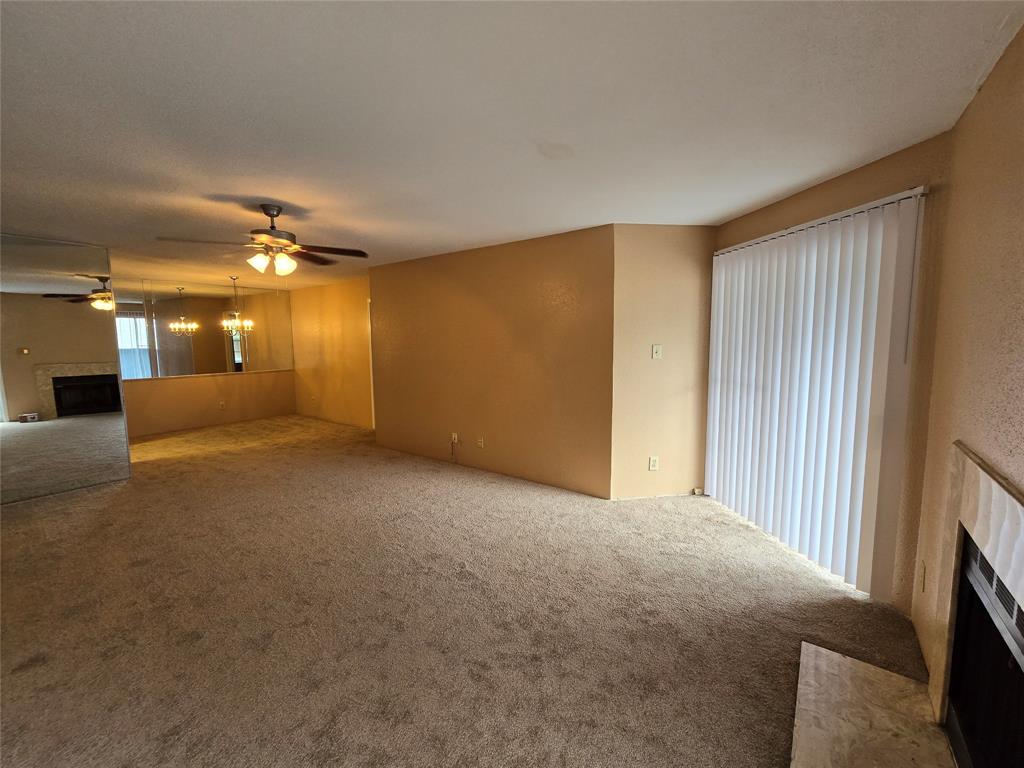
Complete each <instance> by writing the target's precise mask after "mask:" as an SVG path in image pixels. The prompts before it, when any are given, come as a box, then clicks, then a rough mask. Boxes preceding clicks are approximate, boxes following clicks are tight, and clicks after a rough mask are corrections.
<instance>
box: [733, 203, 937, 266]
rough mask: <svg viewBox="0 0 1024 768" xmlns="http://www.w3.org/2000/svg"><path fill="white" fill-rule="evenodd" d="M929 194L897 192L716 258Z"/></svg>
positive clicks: (772, 235) (743, 244)
mask: <svg viewBox="0 0 1024 768" xmlns="http://www.w3.org/2000/svg"><path fill="white" fill-rule="evenodd" d="M927 194H928V187H927V186H926V185H922V186H920V187H914V188H913V189H908V190H905V191H904V192H897V193H896V194H895V195H889V197H883V198H882V199H881V200H875V201H873V202H870V203H865V204H864V205H858V206H857V207H856V208H848V209H847V210H845V211H840V212H839V213H832V214H829V215H828V216H822V217H821V218H820V219H815V220H814V221H808V222H806V223H804V224H797V225H796V226H793V227H789V228H788V229H781V230H779V231H778V232H773V233H772V234H770V235H764V236H763V237H758V238H755V239H753V240H747V241H746V242H745V243H740V244H738V245H730V246H729V247H728V248H723V249H722V250H720V251H715V256H721V255H722V254H725V253H732V252H733V251H739V250H742V249H743V248H750V247H752V246H755V245H760V244H761V243H767V242H768V241H770V240H778V239H779V238H780V237H788V236H789V235H793V234H796V233H797V232H803V231H804V230H806V229H813V228H814V227H820V226H822V225H823V224H830V223H831V222H833V221H840V220H841V219H846V218H849V217H850V216H856V215H857V214H858V213H866V212H867V211H873V210H875V209H876V208H882V207H884V206H886V205H892V204H893V203H898V202H900V201H901V200H910V199H911V198H914V197H925V196H927Z"/></svg>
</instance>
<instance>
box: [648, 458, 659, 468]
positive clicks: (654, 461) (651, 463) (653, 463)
mask: <svg viewBox="0 0 1024 768" xmlns="http://www.w3.org/2000/svg"><path fill="white" fill-rule="evenodd" d="M659 464H660V462H659V461H658V457H657V456H651V457H650V458H648V459H647V469H649V470H650V471H651V472H657V471H658V465H659Z"/></svg>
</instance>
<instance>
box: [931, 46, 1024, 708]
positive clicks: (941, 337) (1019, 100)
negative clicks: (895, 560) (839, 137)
mask: <svg viewBox="0 0 1024 768" xmlns="http://www.w3.org/2000/svg"><path fill="white" fill-rule="evenodd" d="M949 188H950V196H949V211H950V215H949V216H948V217H947V218H946V222H945V235H944V238H943V249H942V260H941V266H940V269H941V273H940V281H939V296H938V313H937V325H936V330H935V368H934V373H933V375H932V400H931V419H930V424H929V434H928V452H927V463H926V466H925V483H924V497H923V502H922V515H921V530H920V541H919V545H918V558H919V560H920V562H921V563H922V565H921V566H919V568H918V571H919V572H918V577H919V578H918V582H919V584H922V583H923V587H924V591H923V592H920V591H916V593H915V597H914V609H913V619H914V625H915V626H916V627H917V631H918V634H919V636H920V638H921V644H922V647H923V649H924V654H925V660H926V661H927V663H928V667H929V669H930V670H931V672H932V680H931V683H932V696H933V701H935V702H938V701H939V698H940V696H939V694H940V693H941V686H942V685H943V683H944V677H945V675H944V674H942V673H943V672H944V670H945V665H946V656H947V652H946V649H947V641H946V638H947V627H948V620H949V602H950V597H951V591H952V586H953V584H952V582H953V569H954V545H955V540H956V531H957V516H956V512H955V510H948V509H947V495H948V490H949V484H950V468H951V463H950V462H951V456H952V444H953V441H954V440H958V439H959V440H963V441H964V443H965V444H966V445H967V447H968V448H970V449H971V450H973V451H974V452H975V453H977V454H978V455H979V456H981V458H982V459H984V460H985V461H986V462H987V463H988V464H990V465H991V466H992V467H993V468H994V469H995V470H996V471H998V472H1001V473H1002V474H1003V475H1005V476H1006V478H1007V479H1008V480H1009V481H1010V482H1011V483H1012V484H1014V485H1016V486H1017V487H1018V488H1022V487H1024V402H1022V397H1024V33H1021V34H1018V36H1017V38H1016V40H1014V42H1013V43H1011V44H1010V47H1009V48H1007V50H1006V53H1005V54H1004V55H1003V58H1002V59H1001V60H1000V62H999V63H998V64H997V65H996V67H995V69H994V70H993V71H992V74H991V75H989V78H988V80H987V81H986V82H985V84H984V86H983V87H982V89H981V90H980V91H979V92H978V95H977V96H975V98H974V101H972V102H971V104H970V106H969V107H968V108H967V109H966V110H965V111H964V114H963V116H962V117H961V118H960V120H959V122H957V124H956V127H955V128H954V129H953V162H952V166H951V170H950V179H949Z"/></svg>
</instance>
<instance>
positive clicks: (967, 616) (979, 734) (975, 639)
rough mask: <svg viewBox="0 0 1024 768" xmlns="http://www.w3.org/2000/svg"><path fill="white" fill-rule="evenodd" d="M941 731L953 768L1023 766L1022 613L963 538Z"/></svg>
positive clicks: (975, 550)
mask: <svg viewBox="0 0 1024 768" xmlns="http://www.w3.org/2000/svg"><path fill="white" fill-rule="evenodd" d="M963 552H964V554H963V562H962V564H961V567H960V588H959V591H958V593H957V603H956V627H955V629H954V634H953V666H952V669H951V677H950V684H949V712H948V714H947V718H946V725H947V728H948V731H949V740H950V743H951V745H952V747H953V753H954V754H955V755H956V759H957V765H958V766H959V768H1011V767H1012V768H1021V766H1024V607H1022V606H1020V605H1018V604H1017V603H1016V601H1015V600H1014V599H1013V597H1012V596H1011V595H1010V592H1009V590H1008V589H1007V588H1006V585H1005V584H1003V582H1002V580H1001V579H1000V578H999V575H998V574H997V573H996V572H995V569H994V568H993V567H992V565H991V564H990V563H989V561H988V560H987V559H986V558H985V555H984V554H983V553H982V552H981V551H980V550H979V549H978V546H977V545H976V544H975V543H974V541H973V540H972V539H971V538H970V536H968V535H967V533H966V532H965V533H964V547H963Z"/></svg>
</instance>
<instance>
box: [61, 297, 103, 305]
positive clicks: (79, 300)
mask: <svg viewBox="0 0 1024 768" xmlns="http://www.w3.org/2000/svg"><path fill="white" fill-rule="evenodd" d="M96 298H97V297H96V296H81V297H79V298H77V299H64V301H66V302H67V303H68V304H84V303H85V302H87V301H96Z"/></svg>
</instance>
